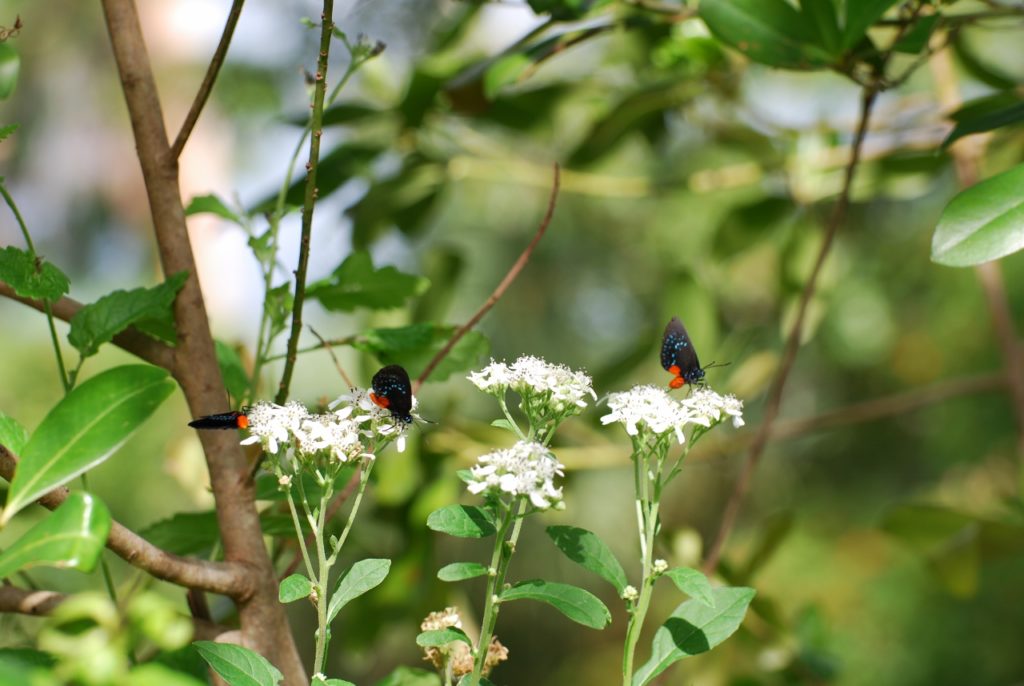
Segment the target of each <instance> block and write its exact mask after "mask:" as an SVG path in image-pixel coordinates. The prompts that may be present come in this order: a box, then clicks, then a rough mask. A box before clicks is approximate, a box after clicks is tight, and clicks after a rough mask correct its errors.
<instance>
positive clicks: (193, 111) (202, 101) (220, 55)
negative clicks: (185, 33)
mask: <svg viewBox="0 0 1024 686" xmlns="http://www.w3.org/2000/svg"><path fill="white" fill-rule="evenodd" d="M243 4H245V0H234V2H232V3H231V9H230V10H229V11H228V19H227V21H226V22H224V31H223V32H222V33H221V34H220V43H218V44H217V49H216V50H215V51H214V52H213V58H212V59H211V60H210V66H209V67H207V68H206V76H204V77H203V82H202V83H201V84H200V85H199V90H198V91H197V92H196V97H195V99H194V100H193V101H192V107H190V108H189V110H188V114H187V115H185V121H184V122H183V123H182V125H181V130H180V131H178V136H177V137H176V138H175V139H174V144H173V145H172V146H171V157H173V158H174V159H178V158H179V157H181V151H182V150H183V149H184V148H185V143H186V142H188V137H189V136H190V135H192V129H193V128H195V125H196V122H197V121H198V120H199V114H200V112H202V111H203V107H205V106H206V101H207V100H208V99H209V97H210V92H211V91H212V90H213V82H214V81H216V80H217V74H219V73H220V68H221V67H222V66H223V65H224V58H225V57H226V56H227V54H228V46H229V45H231V37H232V36H233V35H234V34H235V26H237V25H238V17H239V16H241V14H242V5H243Z"/></svg>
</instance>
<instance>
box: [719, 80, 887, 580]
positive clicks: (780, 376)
mask: <svg viewBox="0 0 1024 686" xmlns="http://www.w3.org/2000/svg"><path fill="white" fill-rule="evenodd" d="M877 97H878V91H877V89H875V88H870V87H869V88H867V89H866V90H864V92H863V97H862V98H861V107H860V116H859V118H858V121H857V130H856V133H855V134H854V137H853V144H852V147H851V150H850V161H849V163H848V164H847V165H846V172H845V175H844V178H843V187H842V190H841V191H840V193H839V198H838V200H837V201H836V204H835V206H834V207H833V209H832V215H831V216H830V217H829V221H828V225H827V226H826V228H825V237H824V240H823V241H822V244H821V248H820V249H819V250H818V257H817V259H816V260H815V262H814V268H813V269H812V270H811V274H810V276H809V277H808V279H807V283H806V284H805V285H804V289H803V292H802V293H801V294H800V303H799V306H798V308H797V315H796V319H795V321H794V322H793V326H792V328H790V330H789V336H788V338H787V339H786V348H785V351H784V352H783V356H782V364H781V365H779V369H778V371H777V372H776V373H775V378H774V379H772V384H771V387H770V388H769V390H768V397H767V399H766V400H765V409H764V416H763V418H762V420H761V425H760V426H759V427H758V430H757V433H755V434H754V438H753V440H752V441H751V443H750V447H749V449H748V451H747V459H746V461H745V462H744V464H743V468H742V470H741V471H740V475H739V478H738V479H737V480H736V485H735V486H734V487H733V491H732V493H731V494H730V495H729V500H728V502H727V503H726V506H725V511H724V512H723V513H722V519H721V522H720V523H719V526H718V531H717V533H716V534H715V537H714V539H713V540H712V543H711V546H710V548H708V554H707V557H706V558H705V560H704V564H703V565H702V566H703V569H704V571H705V573H711V572H712V571H714V569H715V567H717V566H718V560H719V558H720V557H721V554H722V548H723V547H724V545H725V541H726V539H728V537H729V534H730V533H731V532H732V529H733V527H734V526H735V525H736V519H737V517H738V516H739V511H740V507H741V506H742V504H743V499H744V497H745V496H746V495H747V492H748V491H749V490H750V483H751V481H752V479H753V476H754V471H755V470H756V469H757V465H758V463H759V462H760V460H761V456H762V455H763V454H764V449H765V446H767V444H768V439H769V438H770V437H771V433H772V425H773V423H774V422H775V419H776V418H777V417H778V416H779V410H780V408H781V406H782V393H783V391H784V390H785V386H786V380H787V379H788V378H789V373H790V372H791V371H792V369H793V363H794V362H795V361H796V355H797V352H798V351H799V350H800V339H801V336H802V335H803V328H804V319H805V318H806V315H807V308H808V305H809V304H810V302H811V298H812V297H813V296H814V291H815V288H816V287H817V284H818V276H819V274H820V273H821V269H822V267H823V266H824V264H825V260H826V258H827V257H828V255H829V252H830V251H831V248H832V243H833V241H834V240H835V237H836V234H837V233H838V232H839V227H841V226H842V225H843V224H844V223H845V221H846V212H847V209H848V208H849V205H850V190H851V188H852V187H853V177H854V173H855V172H856V170H857V165H858V163H859V162H860V153H861V148H862V147H863V145H864V139H865V138H866V137H867V131H868V122H869V120H870V119H871V109H872V107H873V106H874V104H875V99H876V98H877Z"/></svg>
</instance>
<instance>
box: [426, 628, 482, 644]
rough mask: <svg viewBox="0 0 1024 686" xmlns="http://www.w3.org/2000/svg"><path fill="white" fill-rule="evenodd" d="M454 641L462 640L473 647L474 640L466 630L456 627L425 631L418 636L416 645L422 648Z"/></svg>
mask: <svg viewBox="0 0 1024 686" xmlns="http://www.w3.org/2000/svg"><path fill="white" fill-rule="evenodd" d="M454 641H462V642H463V643H465V644H466V645H468V646H469V647H470V648H472V647H473V642H472V641H470V640H469V636H467V635H466V632H465V631H463V630H462V629H458V628H456V627H448V628H447V629H436V630H434V631H424V632H422V633H420V634H419V635H418V636H417V637H416V645H418V646H419V647H421V648H430V647H434V646H444V645H448V644H449V643H452V642H454Z"/></svg>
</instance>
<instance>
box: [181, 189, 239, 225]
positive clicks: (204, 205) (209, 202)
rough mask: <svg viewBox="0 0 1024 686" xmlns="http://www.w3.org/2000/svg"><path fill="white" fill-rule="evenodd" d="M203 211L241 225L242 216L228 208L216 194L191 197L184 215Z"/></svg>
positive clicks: (187, 215)
mask: <svg viewBox="0 0 1024 686" xmlns="http://www.w3.org/2000/svg"><path fill="white" fill-rule="evenodd" d="M204 212H209V213H210V214H215V215H217V216H218V217H221V218H222V219H227V220H228V221H229V222H234V223H235V224H238V225H239V226H242V218H241V217H239V216H238V214H236V213H235V211H234V210H232V209H231V208H229V207H228V206H227V203H225V202H224V201H223V200H221V199H220V198H218V197H217V196H216V195H197V196H196V197H194V198H192V200H191V201H190V202H189V203H188V207H186V208H185V216H186V217H189V216H192V215H193V214H202V213H204Z"/></svg>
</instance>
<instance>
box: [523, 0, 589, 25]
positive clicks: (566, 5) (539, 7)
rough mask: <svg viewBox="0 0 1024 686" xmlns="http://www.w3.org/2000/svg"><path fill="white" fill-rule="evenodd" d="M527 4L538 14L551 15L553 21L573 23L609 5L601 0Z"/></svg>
mask: <svg viewBox="0 0 1024 686" xmlns="http://www.w3.org/2000/svg"><path fill="white" fill-rule="evenodd" d="M526 4H528V5H529V6H530V8H531V9H532V10H533V11H534V12H536V13H537V14H550V15H551V18H552V19H558V20H560V21H573V20H575V19H580V18H582V17H583V15H585V14H586V13H587V12H588V11H590V10H591V9H594V8H596V7H600V6H601V5H605V4H607V3H606V2H601V0H598V1H597V2H595V1H594V0H527V3H526Z"/></svg>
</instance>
